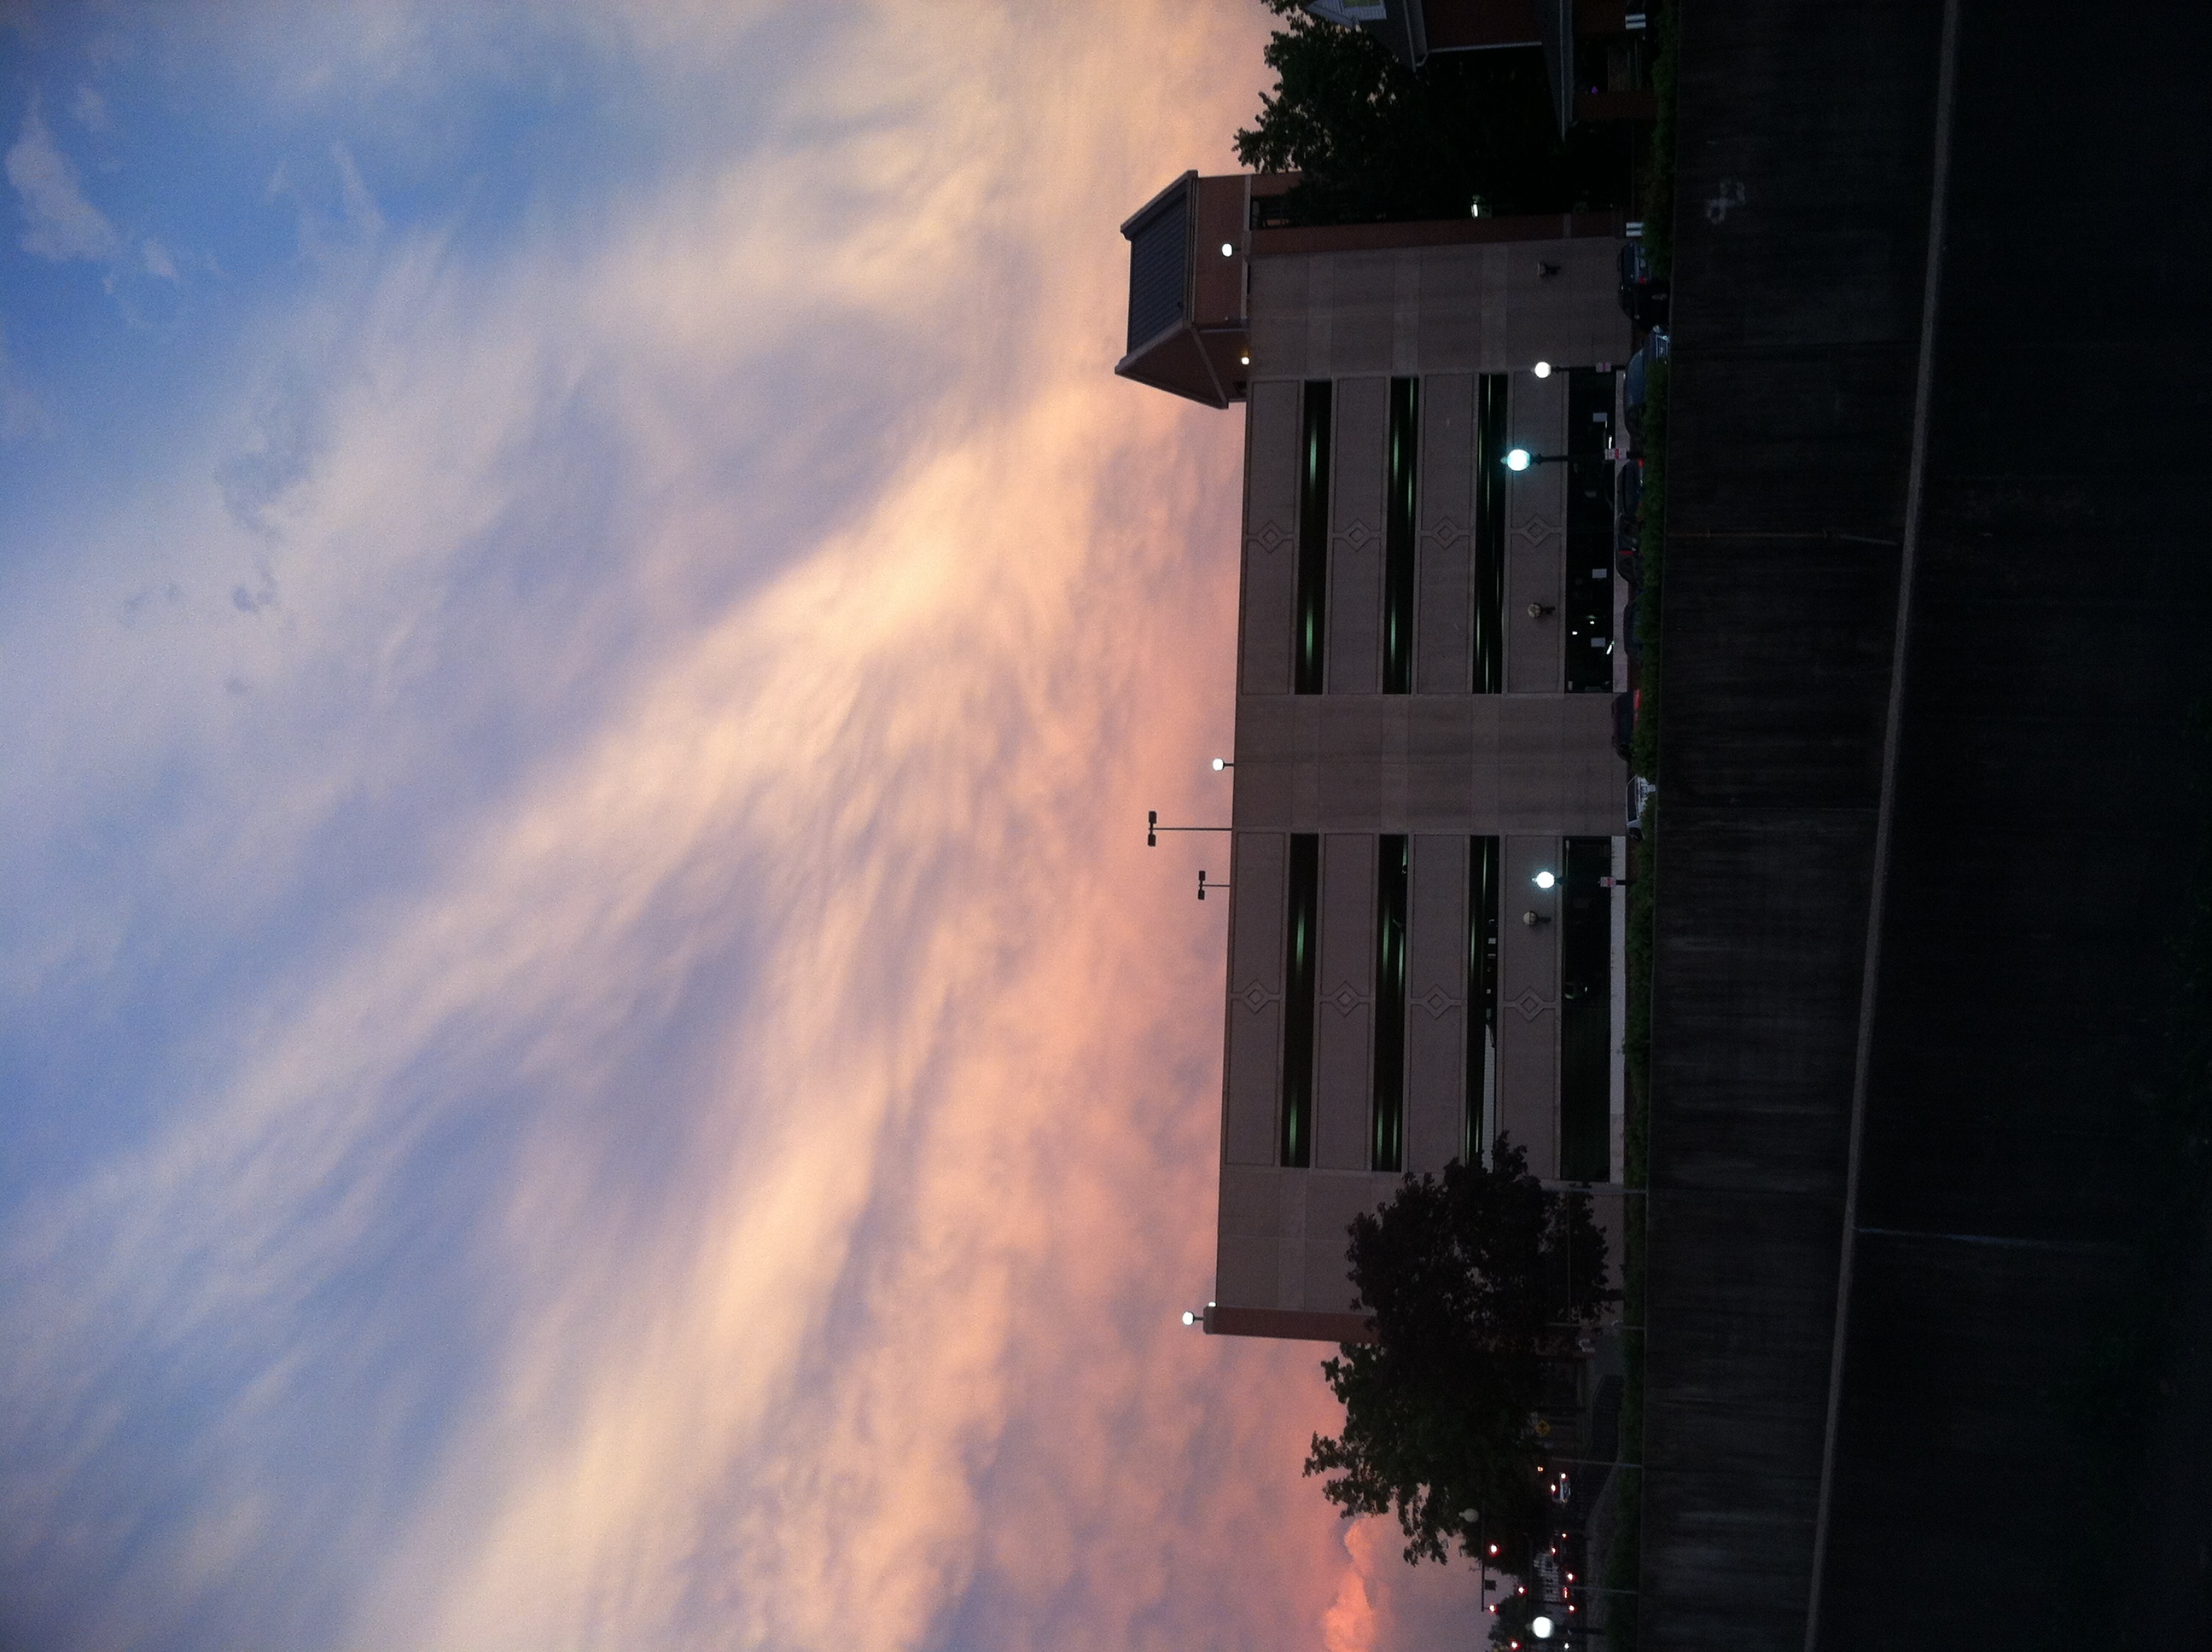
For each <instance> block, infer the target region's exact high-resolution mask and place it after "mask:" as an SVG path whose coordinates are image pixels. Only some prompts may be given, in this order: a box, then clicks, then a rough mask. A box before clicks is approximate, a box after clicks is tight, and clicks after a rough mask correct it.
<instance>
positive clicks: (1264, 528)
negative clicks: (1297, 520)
mask: <svg viewBox="0 0 2212 1652" xmlns="http://www.w3.org/2000/svg"><path fill="white" fill-rule="evenodd" d="M1290 542H1291V536H1290V535H1289V534H1287V533H1285V532H1284V531H1283V530H1282V529H1281V528H1280V527H1279V526H1278V525H1276V524H1275V523H1273V522H1264V523H1262V524H1261V526H1260V531H1258V532H1257V533H1255V534H1254V535H1253V536H1252V543H1253V544H1255V545H1257V546H1259V547H1260V549H1261V550H1263V551H1265V552H1266V553H1267V555H1268V556H1273V555H1274V554H1275V553H1276V552H1277V551H1279V550H1281V549H1282V548H1283V547H1284V546H1285V545H1287V544H1290Z"/></svg>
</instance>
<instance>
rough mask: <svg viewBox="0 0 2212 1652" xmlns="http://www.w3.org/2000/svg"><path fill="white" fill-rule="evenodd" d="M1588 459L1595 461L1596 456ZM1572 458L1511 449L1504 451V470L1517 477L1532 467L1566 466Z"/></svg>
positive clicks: (1568, 455)
mask: <svg viewBox="0 0 2212 1652" xmlns="http://www.w3.org/2000/svg"><path fill="white" fill-rule="evenodd" d="M1590 457H1591V458H1593V459H1595V458H1596V457H1597V455H1595V454H1592V455H1591V456H1590ZM1574 458H1575V455H1574V454H1572V453H1532V452H1529V451H1528V449H1527V448H1525V447H1513V448H1509V449H1507V450H1506V454H1505V468H1506V469H1507V470H1509V471H1512V472H1514V473H1515V474H1516V476H1517V475H1518V474H1520V472H1522V471H1525V470H1527V469H1528V467H1529V466H1530V465H1566V464H1571V462H1572V461H1573V459H1574Z"/></svg>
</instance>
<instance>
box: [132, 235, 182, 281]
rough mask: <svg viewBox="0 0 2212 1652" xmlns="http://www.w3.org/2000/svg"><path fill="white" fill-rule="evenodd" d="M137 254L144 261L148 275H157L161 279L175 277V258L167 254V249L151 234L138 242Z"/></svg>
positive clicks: (172, 279)
mask: <svg viewBox="0 0 2212 1652" xmlns="http://www.w3.org/2000/svg"><path fill="white" fill-rule="evenodd" d="M138 256H139V258H140V259H141V261H143V263H144V264H145V266H146V273H147V274H148V275H149V276H160V277H161V279H162V280H163V281H174V280H176V279H177V263H176V260H175V259H174V258H171V257H170V256H169V249H168V248H167V247H166V246H162V245H161V242H159V241H157V240H155V239H154V238H153V237H152V236H150V235H149V236H148V237H147V238H146V239H145V240H143V241H142V242H140V243H139V246H138Z"/></svg>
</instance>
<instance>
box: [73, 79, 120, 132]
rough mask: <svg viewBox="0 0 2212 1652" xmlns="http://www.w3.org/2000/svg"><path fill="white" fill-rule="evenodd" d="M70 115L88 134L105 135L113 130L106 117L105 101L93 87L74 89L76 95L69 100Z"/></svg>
mask: <svg viewBox="0 0 2212 1652" xmlns="http://www.w3.org/2000/svg"><path fill="white" fill-rule="evenodd" d="M70 114H72V115H74V116H76V119H77V123H78V125H82V127H83V128H84V129H85V131H88V132H98V133H102V134H105V133H108V132H112V131H114V130H115V123H114V121H113V120H112V119H111V118H109V117H108V113H107V100H106V99H105V98H103V97H102V96H100V93H99V91H98V89H97V88H94V87H91V86H88V85H81V86H79V87H78V88H76V95H75V96H73V97H71V98H70Z"/></svg>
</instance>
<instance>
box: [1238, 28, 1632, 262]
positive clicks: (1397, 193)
mask: <svg viewBox="0 0 2212 1652" xmlns="http://www.w3.org/2000/svg"><path fill="white" fill-rule="evenodd" d="M1264 3H1265V4H1266V5H1267V9H1269V10H1270V11H1273V12H1274V13H1275V14H1276V15H1278V16H1280V17H1282V18H1284V19H1285V20H1286V26H1285V27H1281V28H1279V29H1277V30H1275V32H1274V33H1273V37H1272V38H1271V39H1269V40H1268V42H1267V52H1266V60H1267V66H1268V67H1269V68H1270V69H1272V70H1274V71H1275V73H1276V75H1277V76H1278V77H1279V78H1278V79H1277V81H1276V82H1275V89H1274V91H1273V93H1272V94H1262V95H1261V99H1260V118H1259V121H1258V123H1257V124H1256V125H1254V126H1252V127H1249V128H1248V129H1246V130H1244V131H1239V132H1238V133H1237V161H1238V162H1239V163H1240V164H1242V165H1243V166H1246V167H1251V168H1252V169H1254V170H1255V171H1258V172H1295V173H1299V174H1301V181H1300V183H1299V185H1298V186H1297V188H1296V189H1294V190H1293V191H1291V196H1290V198H1289V202H1288V207H1289V211H1290V214H1291V221H1292V222H1297V223H1358V222H1371V221H1374V220H1378V219H1393V220H1404V219H1416V218H1463V217H1466V216H1468V207H1469V205H1470V204H1471V203H1472V202H1473V201H1474V199H1475V197H1478V196H1479V197H1481V198H1482V200H1483V203H1484V210H1485V211H1487V212H1502V213H1512V212H1562V211H1567V210H1573V209H1577V208H1595V207H1605V206H1620V205H1625V204H1626V203H1627V199H1628V188H1629V167H1628V144H1629V142H1630V139H1629V136H1628V131H1629V129H1627V128H1626V127H1611V128H1607V127H1594V126H1578V127H1576V128H1573V129H1572V130H1571V131H1570V132H1569V134H1568V136H1567V138H1566V140H1565V141H1564V142H1562V141H1561V139H1560V137H1559V119H1558V117H1557V115H1556V114H1555V113H1554V112H1553V106H1552V98H1551V93H1550V91H1549V90H1548V89H1547V86H1546V84H1545V71H1544V59H1543V55H1542V53H1541V52H1538V51H1536V50H1534V48H1528V49H1525V50H1516V49H1508V50H1504V51H1491V52H1436V53H1433V54H1431V57H1430V58H1429V60H1428V61H1427V62H1426V63H1425V64H1422V65H1421V67H1420V68H1419V69H1418V70H1413V69H1408V68H1407V67H1406V66H1405V65H1404V64H1401V63H1400V62H1398V60H1397V59H1396V58H1393V57H1392V56H1391V55H1390V53H1389V51H1388V50H1387V49H1385V48H1384V46H1383V45H1382V43H1381V42H1380V41H1378V40H1376V39H1375V38H1374V36H1372V35H1370V34H1368V33H1364V31H1362V30H1359V29H1353V28H1346V27H1342V26H1340V25H1339V24H1335V23H1329V22H1324V21H1322V20H1321V19H1320V18H1318V17H1316V16H1314V15H1312V14H1311V13H1310V12H1308V11H1306V10H1305V9H1304V7H1303V6H1302V5H1300V4H1299V3H1298V0H1264Z"/></svg>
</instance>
